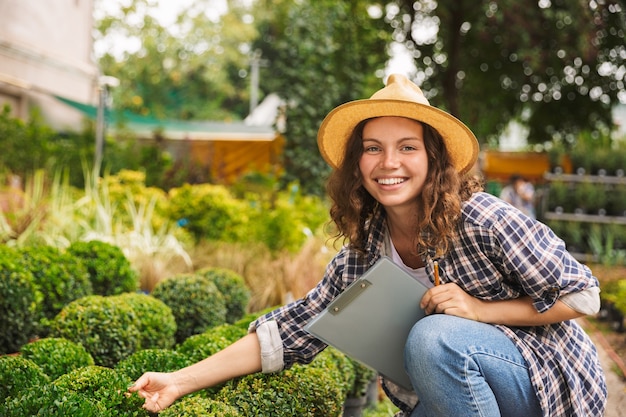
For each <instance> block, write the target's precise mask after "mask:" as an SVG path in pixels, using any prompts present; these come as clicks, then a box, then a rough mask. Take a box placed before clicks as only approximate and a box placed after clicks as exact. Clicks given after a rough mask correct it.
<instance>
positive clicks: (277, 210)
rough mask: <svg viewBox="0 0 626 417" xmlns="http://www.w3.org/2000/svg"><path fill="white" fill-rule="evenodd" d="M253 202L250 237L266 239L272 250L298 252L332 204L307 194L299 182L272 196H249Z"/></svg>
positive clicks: (319, 224) (257, 240)
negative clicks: (303, 192) (304, 194)
mask: <svg viewBox="0 0 626 417" xmlns="http://www.w3.org/2000/svg"><path fill="white" fill-rule="evenodd" d="M247 198H248V199H249V200H250V203H251V210H250V221H249V226H248V229H249V230H248V232H247V233H246V236H247V237H248V240H250V241H255V242H263V243H264V244H265V245H266V246H267V247H268V248H269V249H270V250H271V251H273V252H277V251H281V250H287V251H290V252H297V251H298V250H300V249H301V248H302V246H303V244H304V243H305V242H306V240H307V239H308V238H309V237H311V235H312V234H313V233H314V232H315V231H317V230H318V229H319V228H320V227H321V226H322V225H323V224H324V223H325V222H326V221H328V207H327V206H326V204H324V202H323V201H322V200H321V199H320V198H318V197H314V196H303V195H302V194H301V192H300V187H299V186H298V185H297V184H291V185H290V187H289V188H288V189H287V190H285V191H280V192H277V193H274V194H273V195H272V196H270V198H268V197H265V198H264V197H263V196H258V197H257V196H255V197H251V196H250V194H249V195H248V197H247Z"/></svg>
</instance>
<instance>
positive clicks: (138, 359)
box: [115, 349, 193, 381]
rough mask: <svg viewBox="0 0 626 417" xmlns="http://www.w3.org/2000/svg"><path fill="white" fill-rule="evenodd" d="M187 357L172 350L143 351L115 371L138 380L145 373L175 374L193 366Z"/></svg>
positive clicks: (122, 363)
mask: <svg viewBox="0 0 626 417" xmlns="http://www.w3.org/2000/svg"><path fill="white" fill-rule="evenodd" d="M192 363H193V362H192V361H190V360H189V359H188V358H187V357H186V356H185V355H183V354H182V353H179V352H177V351H175V350H171V349H142V350H138V351H137V352H135V353H133V354H132V355H130V356H129V357H127V358H126V359H122V360H121V361H120V362H119V363H118V364H117V365H115V370H116V371H118V372H121V373H123V374H125V375H127V376H128V377H129V378H130V379H131V380H133V381H135V380H137V379H138V378H139V377H140V376H141V375H143V373H144V372H147V371H154V372H173V371H176V370H178V369H181V368H184V367H186V366H189V365H191V364H192Z"/></svg>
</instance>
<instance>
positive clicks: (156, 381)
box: [128, 372, 181, 413]
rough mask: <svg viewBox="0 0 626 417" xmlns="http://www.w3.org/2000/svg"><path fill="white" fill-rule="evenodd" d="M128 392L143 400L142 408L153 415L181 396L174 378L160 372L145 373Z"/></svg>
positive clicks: (169, 374)
mask: <svg viewBox="0 0 626 417" xmlns="http://www.w3.org/2000/svg"><path fill="white" fill-rule="evenodd" d="M128 391H130V392H137V394H139V396H140V397H142V398H145V400H146V401H145V402H144V405H143V408H145V409H146V410H148V411H150V412H153V413H158V412H159V411H163V409H165V408H167V407H169V406H170V405H171V404H172V403H173V402H174V401H176V400H177V399H178V398H179V397H180V396H181V394H180V389H179V388H178V384H177V382H176V378H175V377H174V376H173V375H172V374H171V373H161V372H146V373H145V374H143V375H142V376H141V378H139V379H138V380H137V381H136V382H135V383H134V384H133V385H132V386H131V387H130V388H128Z"/></svg>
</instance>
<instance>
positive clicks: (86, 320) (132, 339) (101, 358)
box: [50, 295, 141, 367]
mask: <svg viewBox="0 0 626 417" xmlns="http://www.w3.org/2000/svg"><path fill="white" fill-rule="evenodd" d="M138 322H139V321H138V319H137V316H136V315H135V312H134V311H133V309H132V308H131V307H130V306H129V305H128V304H127V303H120V302H119V301H116V299H115V297H102V296H99V295H90V296H87V297H83V298H79V299H78V300H75V301H72V302H71V303H70V304H68V305H66V306H65V307H64V308H63V310H61V312H60V313H59V314H58V315H57V316H56V317H55V318H54V320H52V321H51V323H50V330H51V336H53V337H62V338H65V339H68V340H71V341H73V342H76V343H80V344H81V345H83V346H84V347H85V349H86V350H87V352H89V354H90V355H91V356H92V357H93V360H94V362H95V363H96V365H102V366H108V367H113V366H115V364H116V363H117V362H119V361H120V360H122V359H124V358H126V357H128V356H129V355H131V354H132V353H133V352H135V351H136V350H138V349H139V348H140V346H141V332H140V330H139V325H138Z"/></svg>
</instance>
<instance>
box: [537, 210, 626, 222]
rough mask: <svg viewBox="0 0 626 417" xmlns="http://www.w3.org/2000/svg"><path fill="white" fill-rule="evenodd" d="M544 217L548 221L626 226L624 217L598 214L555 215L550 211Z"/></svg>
mask: <svg viewBox="0 0 626 417" xmlns="http://www.w3.org/2000/svg"><path fill="white" fill-rule="evenodd" d="M543 217H544V218H545V219H547V220H564V221H571V222H584V223H604V224H625V225H626V217H624V216H600V215H596V214H575V213H555V212H553V211H548V212H545V213H544V214H543Z"/></svg>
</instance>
